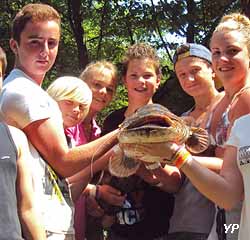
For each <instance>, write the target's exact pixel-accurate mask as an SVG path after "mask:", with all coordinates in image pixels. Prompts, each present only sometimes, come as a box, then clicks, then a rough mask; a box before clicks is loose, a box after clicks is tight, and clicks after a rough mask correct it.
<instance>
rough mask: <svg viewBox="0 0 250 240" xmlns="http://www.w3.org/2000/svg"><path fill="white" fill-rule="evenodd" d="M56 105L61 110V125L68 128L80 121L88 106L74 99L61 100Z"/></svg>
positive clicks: (86, 112) (84, 115)
mask: <svg viewBox="0 0 250 240" xmlns="http://www.w3.org/2000/svg"><path fill="white" fill-rule="evenodd" d="M57 103H58V106H59V108H60V110H61V112H62V117H63V126H64V128H69V127H73V126H75V125H77V124H78V123H80V122H82V121H83V120H84V118H85V117H86V115H87V114H88V110H89V107H86V105H83V104H81V103H79V102H76V101H71V100H61V101H58V102H57Z"/></svg>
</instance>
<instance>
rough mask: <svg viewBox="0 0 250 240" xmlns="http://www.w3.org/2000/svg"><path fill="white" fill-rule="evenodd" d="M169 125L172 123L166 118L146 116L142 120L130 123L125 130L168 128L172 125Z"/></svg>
mask: <svg viewBox="0 0 250 240" xmlns="http://www.w3.org/2000/svg"><path fill="white" fill-rule="evenodd" d="M171 123H172V121H171V120H170V118H168V117H165V116H164V117H162V116H152V115H151V116H146V117H144V118H141V119H138V120H137V121H135V122H133V123H131V124H130V125H129V126H127V127H126V128H127V129H128V130H131V129H134V128H140V127H146V126H151V127H154V126H155V127H164V128H168V127H170V126H171V125H172V124H171Z"/></svg>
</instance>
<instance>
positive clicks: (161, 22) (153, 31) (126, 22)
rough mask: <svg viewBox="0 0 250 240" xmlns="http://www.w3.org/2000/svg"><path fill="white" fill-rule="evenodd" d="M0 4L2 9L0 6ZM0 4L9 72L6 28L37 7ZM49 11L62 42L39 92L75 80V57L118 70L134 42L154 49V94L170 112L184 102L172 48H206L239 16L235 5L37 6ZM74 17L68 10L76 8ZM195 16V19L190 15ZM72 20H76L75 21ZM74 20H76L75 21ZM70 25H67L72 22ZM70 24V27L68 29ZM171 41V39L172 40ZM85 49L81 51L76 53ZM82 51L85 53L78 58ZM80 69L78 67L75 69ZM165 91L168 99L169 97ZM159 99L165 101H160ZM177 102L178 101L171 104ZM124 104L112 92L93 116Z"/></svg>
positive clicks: (232, 0) (175, 0)
mask: <svg viewBox="0 0 250 240" xmlns="http://www.w3.org/2000/svg"><path fill="white" fill-rule="evenodd" d="M2 2H3V3H2ZM2 2H1V4H0V11H1V14H0V36H1V38H0V45H1V46H2V47H3V48H4V49H5V50H6V52H7V56H8V62H9V65H8V68H9V69H11V68H12V67H13V62H14V58H13V54H12V53H11V51H10V49H9V46H8V42H9V38H10V28H9V25H10V23H11V20H12V19H13V17H14V16H15V14H16V12H17V11H18V10H19V9H20V8H21V7H22V6H24V5H25V4H27V3H31V2H37V1H28V0H14V1H13V0H12V1H10V0H4V1H2ZM41 2H43V3H48V4H50V5H52V6H53V7H55V8H56V9H57V10H58V11H59V13H60V15H61V17H62V37H61V42H60V48H59V53H58V57H57V60H56V63H55V65H54V67H53V68H52V69H51V71H50V72H49V73H48V74H47V76H46V79H45V81H44V84H43V87H44V88H46V87H47V86H48V84H49V83H50V82H51V81H52V80H54V79H55V78H57V77H59V76H62V75H74V76H78V75H79V73H80V72H81V71H82V70H83V69H82V67H84V65H83V64H82V63H81V62H79V61H80V55H81V54H82V55H83V56H88V59H87V60H88V61H93V60H99V59H107V60H110V61H112V62H114V63H115V64H117V65H118V66H119V65H120V63H121V59H122V56H123V54H124V51H125V50H126V48H127V47H128V46H129V45H130V44H132V43H135V42H139V41H144V42H148V43H149V44H150V45H151V46H153V47H155V48H156V49H157V50H158V52H159V56H160V57H161V62H162V66H163V71H162V72H163V77H162V83H161V88H160V89H159V92H158V93H157V94H156V96H161V97H158V98H157V100H158V101H160V102H163V104H166V102H167V103H171V106H173V107H176V105H180V106H181V108H182V107H183V104H182V103H179V101H180V102H181V101H183V102H184V103H185V102H186V99H187V98H186V96H184V95H183V93H182V92H181V89H180V87H179V86H178V85H176V82H177V81H174V78H175V76H174V74H173V67H172V62H171V58H172V54H173V50H174V49H175V48H176V46H177V45H178V43H179V42H180V41H181V42H185V41H187V40H188V41H196V42H199V43H203V44H205V45H208V42H209V39H210V37H211V34H212V31H213V29H214V28H215V26H216V25H217V23H218V21H219V19H220V18H221V16H222V15H223V14H226V13H228V12H231V11H239V10H240V7H241V6H240V4H241V1H238V0H216V1H214V0H183V1H179V0H158V1H154V0H151V1H148V0H133V1H131V0H120V1H117V0H114V1H108V0H86V1H80V0H47V1H46V0H41ZM77 4H79V6H80V7H79V8H80V9H79V8H78V9H77V10H79V11H77V12H73V11H72V6H78V5H77ZM194 13H195V14H194ZM77 14H78V15H77ZM77 19H78V20H77ZM72 21H73V22H72ZM77 21H81V22H80V26H81V27H82V30H83V31H82V36H81V37H80V38H76V32H74V30H73V28H72V26H76V24H77V23H78V22H77ZM72 24H73V25H72ZM173 36H174V37H173ZM79 46H85V48H81V49H80V48H79ZM83 51H85V52H83ZM81 65H82V67H80V66H81ZM169 86H171V94H169V92H166V91H169ZM165 96H170V97H171V98H168V99H167V100H166V99H165ZM177 100H178V101H177ZM126 104H127V97H126V91H125V89H124V87H122V86H121V85H119V86H118V88H117V94H116V97H115V99H114V101H113V102H112V103H111V104H110V105H109V107H107V108H106V109H105V110H103V112H102V113H100V115H99V118H98V119H99V120H100V121H102V120H103V118H104V117H105V116H106V115H107V114H108V113H109V112H110V111H112V110H114V109H117V108H120V107H122V106H124V105H126Z"/></svg>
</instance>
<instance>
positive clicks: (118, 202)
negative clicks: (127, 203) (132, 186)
mask: <svg viewBox="0 0 250 240" xmlns="http://www.w3.org/2000/svg"><path fill="white" fill-rule="evenodd" d="M99 195H100V196H99V198H101V199H103V200H104V201H105V202H106V203H109V204H110V205H113V206H122V205H123V202H124V200H125V195H121V192H120V191H119V190H117V189H116V188H113V187H111V186H110V185H99Z"/></svg>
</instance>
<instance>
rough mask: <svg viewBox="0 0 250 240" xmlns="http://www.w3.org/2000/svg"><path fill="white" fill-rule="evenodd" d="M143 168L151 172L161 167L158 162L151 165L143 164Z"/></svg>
mask: <svg viewBox="0 0 250 240" xmlns="http://www.w3.org/2000/svg"><path fill="white" fill-rule="evenodd" d="M145 167H146V169H148V170H151V171H152V170H155V169H157V168H159V167H161V164H160V163H159V162H155V163H152V164H145Z"/></svg>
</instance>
